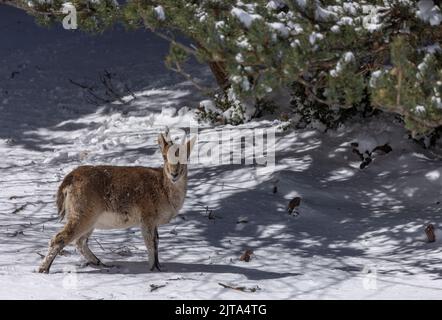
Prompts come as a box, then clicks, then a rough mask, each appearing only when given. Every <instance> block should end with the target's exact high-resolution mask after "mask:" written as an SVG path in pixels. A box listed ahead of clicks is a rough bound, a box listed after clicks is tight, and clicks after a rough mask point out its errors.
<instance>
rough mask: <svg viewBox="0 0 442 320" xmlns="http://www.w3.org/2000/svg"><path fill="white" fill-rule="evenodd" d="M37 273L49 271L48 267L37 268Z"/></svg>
mask: <svg viewBox="0 0 442 320" xmlns="http://www.w3.org/2000/svg"><path fill="white" fill-rule="evenodd" d="M38 273H46V274H47V273H49V268H45V267H40V268H38Z"/></svg>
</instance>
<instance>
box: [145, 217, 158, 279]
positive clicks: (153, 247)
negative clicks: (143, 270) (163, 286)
mask: <svg viewBox="0 0 442 320" xmlns="http://www.w3.org/2000/svg"><path fill="white" fill-rule="evenodd" d="M141 233H142V234H143V238H144V243H145V244H146V248H147V252H148V255H149V269H150V270H151V271H153V270H154V269H155V268H156V269H158V271H161V266H160V262H159V260H158V230H157V228H156V227H153V226H148V225H146V224H143V225H142V227H141Z"/></svg>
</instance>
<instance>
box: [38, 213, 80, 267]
mask: <svg viewBox="0 0 442 320" xmlns="http://www.w3.org/2000/svg"><path fill="white" fill-rule="evenodd" d="M82 233H83V232H82V228H81V226H80V224H79V223H78V222H77V221H68V223H67V224H66V225H65V226H64V228H63V229H62V230H61V231H60V232H59V233H57V234H56V235H55V236H54V237H53V238H52V239H51V241H50V242H49V249H48V253H47V254H46V256H45V258H44V259H43V262H42V263H41V265H40V267H39V269H38V272H40V273H49V269H50V268H51V265H52V262H54V259H55V257H56V256H57V255H58V254H59V253H60V251H61V250H62V249H63V248H64V247H65V246H67V245H68V244H70V243H71V242H72V241H74V240H75V239H77V238H78V237H81V235H82Z"/></svg>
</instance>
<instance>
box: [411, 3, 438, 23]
mask: <svg viewBox="0 0 442 320" xmlns="http://www.w3.org/2000/svg"><path fill="white" fill-rule="evenodd" d="M417 5H418V8H419V10H417V12H416V15H417V16H418V17H419V18H420V19H422V20H423V21H425V22H429V23H430V24H431V25H432V26H438V25H439V24H440V23H441V22H442V14H441V12H440V8H439V7H438V6H437V5H435V4H434V2H433V0H420V1H419V2H418V4H417Z"/></svg>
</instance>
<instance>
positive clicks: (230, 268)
mask: <svg viewBox="0 0 442 320" xmlns="http://www.w3.org/2000/svg"><path fill="white" fill-rule="evenodd" d="M111 264H112V267H110V268H98V269H94V270H87V271H79V272H78V273H88V274H94V273H100V274H101V273H107V274H149V273H150V274H151V273H157V272H158V271H156V272H152V271H150V270H149V268H148V264H147V261H113V262H111ZM162 265H163V267H164V270H163V271H161V272H160V273H161V274H167V273H181V274H185V273H209V274H210V273H219V274H223V273H224V274H225V273H231V274H239V275H244V276H246V277H247V279H250V280H267V279H279V278H285V277H291V276H298V275H300V274H299V273H289V272H286V273H279V272H270V271H264V270H259V269H254V268H253V267H250V268H244V267H240V266H234V265H220V264H202V263H178V262H166V263H162Z"/></svg>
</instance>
